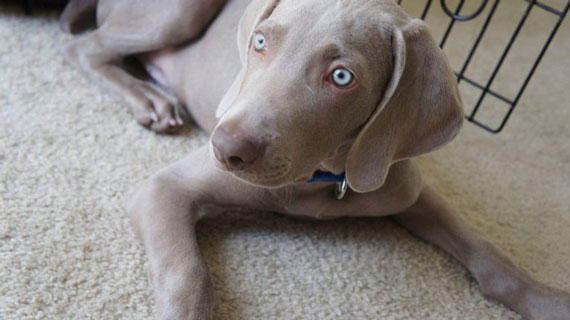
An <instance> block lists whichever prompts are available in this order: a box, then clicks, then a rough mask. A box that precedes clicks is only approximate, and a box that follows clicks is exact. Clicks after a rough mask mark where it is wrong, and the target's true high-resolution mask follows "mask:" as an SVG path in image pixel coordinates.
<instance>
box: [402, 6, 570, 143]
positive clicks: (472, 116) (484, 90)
mask: <svg viewBox="0 0 570 320" xmlns="http://www.w3.org/2000/svg"><path fill="white" fill-rule="evenodd" d="M480 1H481V4H480V5H479V7H478V8H477V10H475V11H474V12H473V13H470V14H467V15H462V14H461V10H462V9H463V6H464V4H465V0H459V3H458V4H457V6H456V7H455V10H454V11H451V9H449V6H448V5H447V1H446V0H440V5H441V8H442V10H443V11H444V12H445V14H446V15H447V16H448V17H449V18H450V19H451V20H450V22H449V24H448V26H447V28H446V30H445V32H444V34H443V37H442V39H441V42H440V47H441V48H443V47H444V46H445V44H446V43H447V40H448V39H449V36H450V34H451V32H452V30H453V27H454V26H455V25H456V22H464V21H470V20H473V19H476V18H478V17H479V16H480V15H481V13H483V12H484V11H485V9H486V8H487V6H488V4H489V0H480ZM432 2H433V1H432V0H427V3H426V5H425V7H424V9H423V11H422V14H421V16H420V18H421V19H423V20H425V18H426V16H427V14H428V12H429V10H430V8H431V5H432ZM521 2H526V3H527V7H526V9H525V11H524V13H523V15H522V17H521V18H520V20H519V22H518V25H517V27H516V29H515V31H514V32H513V34H512V35H511V37H510V38H509V40H508V42H507V44H506V46H505V49H504V50H503V52H502V54H501V57H500V58H499V60H498V61H497V63H496V65H495V68H494V69H493V72H492V73H491V76H490V77H489V79H488V80H487V82H486V83H485V84H480V83H478V82H476V81H474V80H472V79H469V78H468V77H466V76H465V73H466V71H467V68H468V67H469V65H470V63H471V61H472V59H473V56H474V55H475V53H476V52H477V50H478V49H479V45H480V44H481V40H482V39H483V37H484V36H485V34H486V32H487V30H488V27H489V25H490V23H491V21H492V19H493V17H494V15H495V13H496V10H497V8H498V6H499V3H500V0H494V2H493V4H492V5H491V9H490V10H489V13H488V14H487V16H486V18H485V21H484V23H483V25H482V27H481V29H480V30H479V33H478V35H477V38H476V40H475V42H474V44H473V46H472V47H471V49H470V51H469V53H468V55H467V58H466V59H465V62H464V63H463V65H462V67H461V69H460V71H459V72H455V75H456V76H457V82H458V83H460V82H461V81H464V82H465V83H467V84H469V85H471V86H473V87H475V88H477V89H479V90H481V94H480V96H479V98H478V100H477V103H476V104H475V106H474V108H473V110H472V111H471V112H470V113H469V114H468V115H466V116H465V118H466V119H467V120H468V121H470V122H472V123H474V124H475V125H477V126H479V127H481V128H483V129H485V130H487V131H489V132H491V133H499V132H501V131H502V130H503V129H504V128H505V125H506V124H507V122H508V121H509V119H510V117H511V115H512V113H513V111H514V110H515V108H516V107H517V105H518V104H519V102H520V100H521V97H522V95H523V93H524V92H525V90H526V88H527V86H528V84H529V82H530V80H531V79H532V77H533V75H534V73H535V72H536V69H537V68H538V65H539V64H540V62H541V61H542V59H543V58H544V54H545V53H546V51H547V50H548V48H549V47H550V44H551V43H552V40H553V39H554V36H555V35H556V33H557V32H558V29H559V28H560V25H561V24H562V21H563V20H564V18H565V17H566V15H567V14H568V10H569V9H570V0H568V2H567V3H566V5H565V7H564V9H563V10H562V11H560V10H557V9H555V8H552V7H551V6H549V5H547V4H545V3H542V2H539V1H538V0H521ZM397 3H398V4H399V5H401V4H402V0H397ZM534 7H537V8H540V9H542V10H544V11H546V12H548V13H551V14H553V15H555V16H557V17H558V20H557V21H556V22H555V24H554V27H553V28H552V29H551V31H550V33H549V35H548V38H547V40H546V42H545V43H544V44H543V46H542V48H541V50H540V53H539V55H538V57H537V58H536V59H535V60H534V62H533V64H532V67H531V69H530V71H529V72H528V74H527V76H526V78H525V80H524V82H523V84H522V86H521V87H520V89H519V90H518V92H517V94H516V96H515V97H514V98H508V97H506V96H505V95H503V94H501V93H499V92H496V91H494V90H492V89H491V86H492V85H493V83H494V81H495V78H496V77H497V75H498V73H499V72H500V70H501V68H502V67H503V64H504V62H505V60H506V58H507V56H508V55H509V52H510V51H511V49H512V47H513V45H514V43H515V42H516V40H517V38H518V36H519V34H520V31H521V30H522V28H523V26H524V25H525V23H526V21H527V19H528V17H529V15H530V13H531V11H532V9H533V8H534ZM487 95H491V96H493V97H495V98H497V99H499V100H500V101H502V102H504V103H506V104H507V105H508V106H509V109H508V111H507V112H506V114H505V115H504V116H503V118H502V119H500V125H499V126H498V127H491V126H490V125H488V124H485V123H483V122H482V121H479V120H478V119H477V118H476V116H477V114H478V112H479V111H480V109H481V106H482V105H483V102H484V100H485V97H486V96H487Z"/></svg>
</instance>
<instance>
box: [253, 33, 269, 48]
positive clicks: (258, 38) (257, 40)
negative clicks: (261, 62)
mask: <svg viewBox="0 0 570 320" xmlns="http://www.w3.org/2000/svg"><path fill="white" fill-rule="evenodd" d="M253 46H254V47H255V51H257V52H261V51H263V50H265V47H267V43H266V41H265V36H264V35H263V34H261V33H257V34H256V35H255V36H254V38H253Z"/></svg>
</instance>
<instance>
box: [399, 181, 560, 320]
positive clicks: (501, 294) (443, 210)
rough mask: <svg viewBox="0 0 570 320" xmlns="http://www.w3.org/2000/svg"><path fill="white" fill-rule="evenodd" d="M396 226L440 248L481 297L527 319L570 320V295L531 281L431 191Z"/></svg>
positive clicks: (425, 193) (400, 216)
mask: <svg viewBox="0 0 570 320" xmlns="http://www.w3.org/2000/svg"><path fill="white" fill-rule="evenodd" d="M394 220H395V221H396V222H397V223H398V224H400V225H402V226H403V227H405V228H406V229H408V230H410V231H411V232H412V233H413V234H415V235H417V236H419V237H420V238H422V239H424V240H426V241H428V242H431V243H433V244H435V245H437V246H438V247H441V248H442V249H444V250H445V251H447V252H448V253H450V254H451V255H452V256H453V257H454V258H455V259H457V260H459V262H461V263H462V264H463V265H464V266H465V267H466V268H467V269H468V270H469V271H470V272H471V273H472V274H473V276H474V277H475V279H476V280H477V282H478V283H479V285H480V287H481V290H482V292H483V294H484V295H485V296H487V297H489V298H493V299H496V300H497V301H499V302H501V303H503V304H505V305H506V306H508V307H509V308H511V309H513V310H514V311H516V312H518V313H520V314H521V315H523V316H524V317H525V318H527V319H544V320H547V319H548V320H567V319H570V294H568V293H567V292H562V291H561V290H558V289H554V288H551V287H548V286H546V285H544V284H542V283H539V282H538V281H536V280H534V279H532V278H531V277H530V276H529V275H528V274H527V273H526V272H524V271H523V270H521V269H520V268H518V267H516V266H515V265H514V264H513V263H512V262H511V261H510V259H509V258H508V257H507V256H506V255H504V254H503V253H502V252H501V251H500V250H499V249H497V248H496V247H495V246H494V245H492V244H491V243H490V242H488V241H487V240H486V239H485V238H484V237H483V236H482V235H481V234H479V233H478V232H476V231H475V230H474V229H473V228H472V227H471V226H470V225H469V224H468V223H466V222H465V221H463V219H462V218H461V217H460V216H458V214H457V213H456V212H455V211H454V210H453V209H451V208H450V207H449V205H447V203H446V202H445V201H444V200H443V199H442V198H441V197H440V196H439V195H438V194H437V193H436V192H435V191H434V190H432V189H431V188H430V187H424V189H423V191H422V192H421V194H420V197H419V198H418V200H417V202H416V204H414V205H413V206H412V207H411V208H409V209H407V210H405V211H404V212H403V213H401V214H398V215H396V216H394Z"/></svg>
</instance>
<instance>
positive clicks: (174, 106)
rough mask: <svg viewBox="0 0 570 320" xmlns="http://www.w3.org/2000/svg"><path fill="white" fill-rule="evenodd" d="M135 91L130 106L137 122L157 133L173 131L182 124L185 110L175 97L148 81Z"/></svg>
mask: <svg viewBox="0 0 570 320" xmlns="http://www.w3.org/2000/svg"><path fill="white" fill-rule="evenodd" d="M137 91H140V95H139V96H138V97H137V98H136V99H135V101H132V102H131V106H132V110H133V114H134V116H135V119H136V120H137V122H138V123H140V124H141V125H143V126H145V127H147V128H149V129H151V130H152V131H155V132H159V133H175V132H177V131H178V130H179V129H181V128H182V127H183V126H184V123H185V120H184V119H185V118H186V117H185V114H186V110H185V109H184V106H183V105H182V104H181V103H180V102H179V101H178V100H177V99H176V98H174V97H171V96H170V95H169V94H167V93H166V92H164V91H163V90H161V89H159V88H158V87H157V86H155V85H153V84H150V83H142V85H141V87H140V88H139V90H137Z"/></svg>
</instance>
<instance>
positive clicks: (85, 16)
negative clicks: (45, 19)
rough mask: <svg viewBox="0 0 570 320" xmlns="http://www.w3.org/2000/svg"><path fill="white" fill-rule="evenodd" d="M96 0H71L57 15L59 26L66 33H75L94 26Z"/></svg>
mask: <svg viewBox="0 0 570 320" xmlns="http://www.w3.org/2000/svg"><path fill="white" fill-rule="evenodd" d="M97 2H98V0H71V1H69V3H68V4H67V6H65V9H64V10H63V12H62V14H61V16H60V17H59V26H60V27H61V29H62V30H63V31H65V32H67V33H71V34H76V33H81V32H83V31H86V30H88V29H91V28H94V27H95V26H96V11H97Z"/></svg>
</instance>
